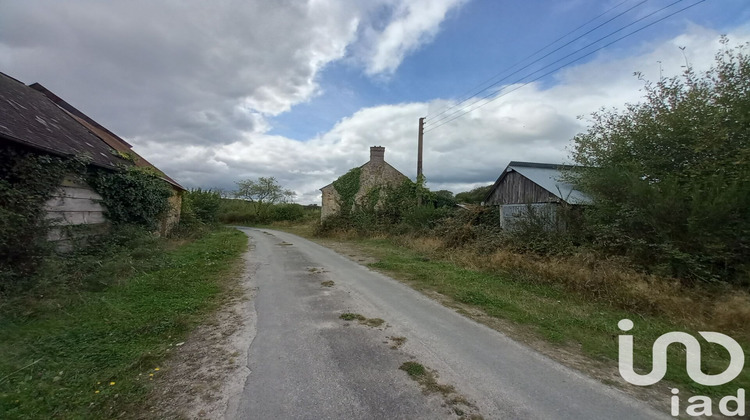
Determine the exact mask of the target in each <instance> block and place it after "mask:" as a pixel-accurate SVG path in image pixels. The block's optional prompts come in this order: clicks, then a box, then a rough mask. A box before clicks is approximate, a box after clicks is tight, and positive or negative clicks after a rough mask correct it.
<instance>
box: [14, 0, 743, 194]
mask: <svg viewBox="0 0 750 420" xmlns="http://www.w3.org/2000/svg"><path fill="white" fill-rule="evenodd" d="M696 3H698V4H696ZM692 4H696V5H695V6H694V7H690V8H688V9H687V10H684V11H682V12H679V13H676V12H678V11H679V10H680V9H683V8H686V7H688V6H690V5H692ZM672 13H676V14H674V15H673V16H671V17H667V16H668V15H670V14H672ZM662 18H665V19H663V20H661V19H662ZM647 25H650V26H648V27H646V28H645V29H643V30H640V31H638V32H636V33H635V34H633V35H629V36H628V34H630V33H632V32H634V31H636V30H638V29H640V28H642V27H645V26H647ZM721 34H727V35H728V36H729V38H730V40H731V41H732V44H733V45H738V44H740V43H744V42H747V41H750V2H749V1H747V0H707V1H704V2H700V0H624V1H623V0H566V1H543V0H536V1H515V0H359V1H355V0H307V1H303V0H274V1H268V0H265V1H264V0H244V1H236V0H215V1H211V2H207V1H203V0H172V1H152V0H128V1H124V0H122V1H100V0H70V1H59V0H25V1H20V0H19V1H15V0H0V71H2V72H4V73H6V74H8V75H10V76H13V77H15V78H17V79H20V80H21V81H23V82H25V83H33V82H39V83H41V84H43V85H44V86H46V87H47V88H48V89H50V90H52V91H53V92H55V93H56V94H57V95H59V96H61V97H62V98H64V99H65V100H66V101H68V102H69V103H71V104H73V105H74V106H76V107H77V108H79V109H80V110H82V111H83V112H85V113H87V114H88V115H89V116H91V117H92V118H94V119H95V120H97V121H98V122H99V123H101V124H102V125H104V126H106V127H107V128H109V129H110V130H112V131H114V132H115V133H118V134H119V135H120V136H122V137H124V138H125V139H127V140H128V141H129V142H130V143H132V144H133V145H134V148H135V150H136V151H137V152H138V153H140V154H141V155H143V156H144V157H146V158H147V159H149V160H150V161H151V162H152V163H154V164H155V165H156V166H158V167H159V168H161V169H162V170H164V171H165V172H166V173H168V174H169V175H170V176H172V177H173V178H175V179H176V180H178V181H179V182H180V183H182V184H183V185H184V186H186V187H218V188H224V189H233V188H234V182H235V181H238V180H241V179H247V178H256V177H258V176H275V177H276V178H277V179H278V180H279V181H280V182H281V183H282V184H283V185H284V186H285V187H287V188H291V189H293V190H295V191H296V192H297V195H298V196H297V201H298V202H300V203H313V202H317V201H318V200H319V197H320V194H319V191H318V188H320V187H322V186H324V185H326V184H328V183H329V182H331V181H333V180H334V179H336V178H337V177H338V176H339V175H341V174H343V173H345V172H346V171H347V170H348V169H350V168H352V167H355V166H359V165H361V164H362V163H364V162H366V161H367V159H368V158H369V146H373V145H382V146H385V147H386V160H387V161H389V162H390V163H391V164H392V165H394V166H395V167H396V168H397V169H399V170H401V171H402V172H403V173H405V174H406V175H408V176H410V177H412V178H413V177H414V176H415V173H416V153H417V151H416V144H417V141H416V140H417V124H418V119H419V117H424V116H426V117H427V126H426V133H425V157H424V171H425V175H426V176H427V179H428V181H429V186H430V187H431V188H432V189H449V190H452V191H454V192H461V191H465V190H468V189H470V188H472V187H475V186H478V185H484V184H488V183H490V182H492V181H494V179H495V178H496V177H497V176H498V175H499V173H500V172H501V170H502V169H503V168H504V166H505V165H506V164H507V162H508V161H510V160H526V161H539V162H564V161H567V159H568V158H567V156H568V152H567V151H566V147H567V146H569V145H570V140H571V138H572V137H573V136H574V135H575V134H576V133H577V132H580V131H582V130H584V129H585V127H586V119H585V118H583V119H581V118H578V117H579V116H584V117H585V116H586V115H588V114H590V113H591V112H593V111H595V110H597V109H599V108H601V107H622V106H623V105H624V104H625V103H627V102H636V101H638V100H639V98H640V95H641V94H642V92H641V91H640V90H639V89H640V88H641V87H642V82H641V81H639V80H638V79H637V78H636V77H634V76H633V73H634V72H635V71H640V72H642V73H643V74H644V76H645V77H646V78H647V79H650V80H657V79H658V78H659V77H660V76H671V75H674V74H678V73H679V72H680V71H682V66H684V65H685V63H686V62H687V63H689V64H690V65H692V66H694V67H695V68H697V69H705V68H707V67H708V66H709V65H710V64H711V62H712V59H713V55H714V54H715V53H716V51H717V50H718V49H719V42H718V41H719V36H720V35H721ZM623 37H624V38H623ZM618 38H623V39H622V40H619V41H617V42H614V41H616V40H617V39H618ZM550 44H551V45H550ZM607 44H611V45H607ZM601 47H603V48H601ZM598 48H601V49H600V50H598V51H594V50H596V49H598ZM540 50H541V51H540ZM578 58H580V60H578V61H575V62H573V63H571V64H569V65H567V66H565V67H563V68H561V69H559V70H557V68H558V67H561V66H562V65H564V64H567V63H568V62H570V61H573V60H576V59H578ZM555 70H556V71H555ZM493 77H494V78H493ZM488 80H489V82H487V81H488ZM485 82H487V83H485ZM483 83H484V84H483ZM487 85H492V86H491V87H489V89H488V90H484V91H481V88H482V87H484V86H487ZM480 91H481V92H480ZM488 95H489V96H488ZM485 96H487V97H488V99H493V98H494V99H495V100H493V101H491V102H486V101H485V102H478V103H476V104H475V105H472V103H474V101H475V100H476V99H478V98H481V97H485ZM465 98H469V99H468V100H467V101H466V102H460V101H461V100H463V99H465ZM456 104H458V106H455V105H456ZM480 105H481V107H479V106H480ZM451 106H453V108H450V109H449V110H448V111H447V112H443V111H444V110H445V109H446V108H448V107H451ZM464 107H466V108H465V109H463V108H464ZM474 108H476V109H475V110H473V111H472V112H470V113H467V114H465V115H463V116H461V117H460V118H455V119H454V117H457V116H458V115H459V114H455V115H454V114H453V113H454V112H456V111H458V110H461V109H463V111H468V110H471V109H474ZM463 111H461V112H463Z"/></svg>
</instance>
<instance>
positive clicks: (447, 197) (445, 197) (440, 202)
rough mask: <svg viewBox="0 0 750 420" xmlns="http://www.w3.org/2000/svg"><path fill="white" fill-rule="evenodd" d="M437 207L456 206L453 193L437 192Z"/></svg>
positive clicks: (446, 191)
mask: <svg viewBox="0 0 750 420" xmlns="http://www.w3.org/2000/svg"><path fill="white" fill-rule="evenodd" d="M434 202H435V207H437V208H441V207H453V206H455V205H456V198H455V197H453V192H451V191H448V190H440V191H435V201H434Z"/></svg>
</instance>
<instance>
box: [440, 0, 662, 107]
mask: <svg viewBox="0 0 750 420" xmlns="http://www.w3.org/2000/svg"><path fill="white" fill-rule="evenodd" d="M628 1H630V0H623V1H622V2H620V3H618V4H617V5H615V6H613V7H611V8H609V9H608V10H606V11H605V12H603V13H601V14H600V15H598V16H596V17H594V18H593V19H590V20H589V21H588V22H586V23H584V24H583V25H580V26H578V27H577V28H575V29H573V30H572V31H570V32H568V33H566V34H565V35H563V36H561V37H559V38H557V39H556V40H554V41H552V42H551V43H549V44H547V45H545V46H544V47H542V48H540V49H538V50H536V51H534V52H533V53H531V54H530V55H528V56H526V57H525V58H523V59H521V60H519V61H517V62H516V63H515V64H513V65H511V66H510V67H508V68H506V69H505V70H502V71H500V72H498V73H496V74H495V75H493V76H492V77H490V78H488V79H487V80H485V81H483V82H481V83H479V84H478V85H476V86H474V87H473V88H471V89H468V90H467V91H465V92H464V93H463V94H461V96H459V97H465V98H464V99H462V100H461V101H460V102H458V103H455V104H453V105H452V106H448V107H446V108H445V109H443V110H442V111H441V112H439V113H437V114H435V115H433V116H431V115H430V114H428V115H427V116H426V117H425V120H426V121H429V120H430V119H432V118H436V117H439V116H440V115H442V114H444V113H446V112H448V111H450V110H451V109H453V108H455V107H457V106H459V105H461V104H462V103H464V102H466V101H468V100H469V99H472V98H475V97H476V95H478V94H480V93H482V92H484V91H485V90H486V89H488V88H490V87H492V86H494V85H496V84H497V82H496V83H493V84H491V85H489V86H485V85H486V84H487V83H489V82H491V81H493V80H494V79H495V78H497V77H498V76H500V75H502V74H504V73H507V72H508V71H510V70H512V69H513V68H514V67H516V66H518V65H519V64H521V63H523V62H524V61H526V60H528V59H530V58H532V57H534V56H535V55H537V54H539V53H540V52H542V51H544V50H546V49H547V48H549V47H551V46H552V45H555V44H556V43H558V42H560V41H562V40H563V39H565V38H566V37H567V36H568V35H571V34H573V33H575V32H577V31H578V30H579V29H581V28H583V27H585V26H587V25H588V24H590V23H592V22H594V21H596V20H597V19H599V18H600V17H602V16H604V15H606V14H607V13H609V12H611V11H612V10H614V9H616V8H618V7H620V6H621V5H622V4H624V3H627V2H628ZM647 1H648V0H643V1H641V2H640V3H638V4H636V5H635V6H633V7H631V8H629V9H627V10H625V11H624V12H621V13H619V14H618V15H616V16H614V17H613V18H611V19H609V20H607V21H606V22H604V23H602V24H600V25H598V26H596V27H595V28H593V29H591V30H589V31H588V32H586V33H584V34H583V35H581V36H579V37H577V38H575V39H573V40H571V41H570V42H568V43H566V44H565V45H562V46H560V47H558V48H557V49H555V50H553V51H552V52H550V53H549V54H547V55H545V56H543V57H541V58H539V59H538V60H536V61H534V62H532V63H529V64H528V65H526V66H524V67H522V68H521V69H519V71H520V70H523V69H525V68H527V67H528V66H530V65H532V64H534V63H536V62H538V61H539V60H541V59H544V58H546V57H547V56H549V55H550V54H553V53H555V52H557V51H559V50H560V49H562V48H563V47H566V46H568V45H570V43H572V42H575V41H577V40H578V39H580V38H582V37H583V36H586V35H588V34H589V33H591V32H593V31H595V30H596V29H599V28H601V27H602V26H604V25H606V24H607V23H609V22H611V21H613V20H615V19H617V18H618V17H620V16H622V15H624V14H626V13H628V12H630V11H631V10H633V9H635V8H636V7H638V6H640V5H642V4H644V3H646V2H647ZM512 74H513V73H511V74H510V75H508V76H506V77H505V78H507V77H509V76H511V75H512ZM505 78H503V79H501V80H500V81H502V80H504V79H505ZM479 87H482V88H481V89H479V90H478V91H476V92H474V91H475V90H476V89H477V88H479Z"/></svg>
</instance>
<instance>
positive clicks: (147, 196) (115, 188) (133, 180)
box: [91, 167, 172, 229]
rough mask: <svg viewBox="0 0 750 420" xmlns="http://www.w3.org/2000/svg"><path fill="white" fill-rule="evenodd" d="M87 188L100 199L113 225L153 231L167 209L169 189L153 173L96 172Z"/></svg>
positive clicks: (131, 170) (133, 169)
mask: <svg viewBox="0 0 750 420" xmlns="http://www.w3.org/2000/svg"><path fill="white" fill-rule="evenodd" d="M91 185H92V186H93V187H94V189H95V190H96V192H97V193H99V195H101V196H102V204H104V206H105V207H106V213H105V214H106V216H107V219H109V221H110V222H112V223H114V224H133V225H138V226H143V227H146V228H148V229H156V228H157V227H158V226H159V222H160V221H161V217H162V216H163V215H164V214H165V213H166V212H167V211H169V209H170V204H169V197H171V196H172V188H171V187H170V186H169V184H167V183H166V182H165V181H164V180H162V179H160V178H159V177H158V176H157V175H156V174H155V173H154V172H153V170H148V169H144V168H137V167H128V168H126V169H123V170H120V171H116V172H112V171H105V170H99V171H98V172H97V173H96V174H95V175H94V176H92V177H91Z"/></svg>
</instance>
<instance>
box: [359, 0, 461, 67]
mask: <svg viewBox="0 0 750 420" xmlns="http://www.w3.org/2000/svg"><path fill="white" fill-rule="evenodd" d="M465 2H466V0H412V1H406V2H399V3H398V4H396V5H394V6H393V10H392V15H393V16H392V19H391V21H390V23H388V25H387V26H386V27H385V29H384V30H382V31H376V32H375V31H369V32H368V33H367V34H368V36H369V38H370V40H369V43H370V44H371V47H370V48H369V50H372V51H368V54H367V55H366V57H367V58H366V62H367V73H368V74H370V75H374V74H379V73H393V72H394V71H395V70H396V68H398V66H399V65H400V64H401V61H402V60H403V59H404V57H405V56H406V55H407V54H408V53H410V52H412V51H414V50H416V49H417V48H419V47H420V46H422V45H424V44H426V43H428V42H430V41H431V40H432V38H433V37H434V36H435V35H436V34H437V32H438V29H439V26H440V23H441V22H442V21H443V20H444V19H445V17H446V14H447V13H448V12H450V11H451V10H453V9H456V8H458V7H460V6H461V5H462V4H463V3H465Z"/></svg>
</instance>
